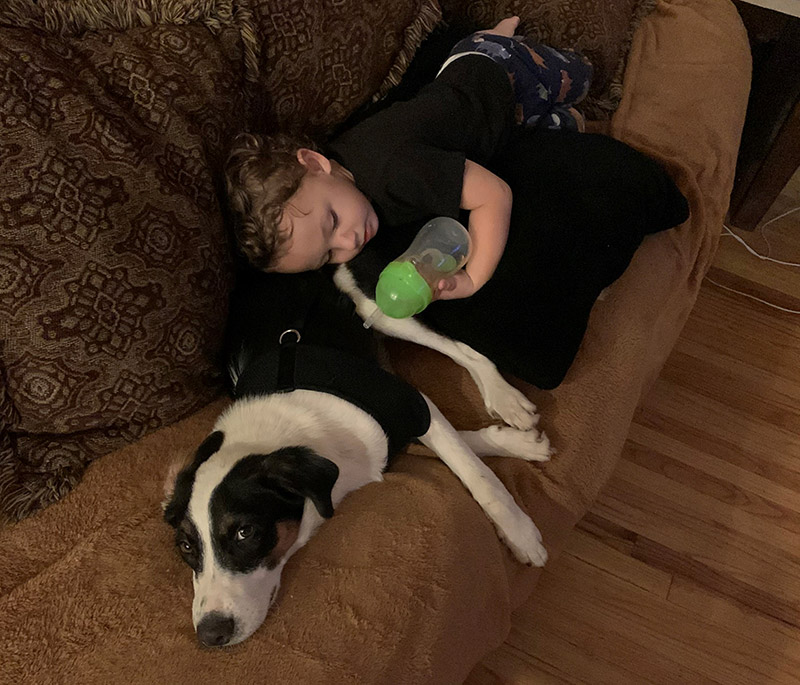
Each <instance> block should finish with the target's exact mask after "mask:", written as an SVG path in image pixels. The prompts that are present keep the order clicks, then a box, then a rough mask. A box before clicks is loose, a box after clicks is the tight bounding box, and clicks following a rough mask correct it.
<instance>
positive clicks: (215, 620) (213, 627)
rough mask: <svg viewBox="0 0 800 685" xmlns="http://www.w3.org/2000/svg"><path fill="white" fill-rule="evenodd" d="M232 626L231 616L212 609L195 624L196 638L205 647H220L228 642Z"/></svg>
mask: <svg viewBox="0 0 800 685" xmlns="http://www.w3.org/2000/svg"><path fill="white" fill-rule="evenodd" d="M234 628H235V623H234V620H233V617H231V616H226V615H225V614H221V613H219V612H217V611H212V612H211V613H210V614H206V615H205V616H203V618H202V620H201V621H200V623H198V624H197V639H198V640H200V642H202V643H203V644H204V645H206V646H207V647H222V646H223V645H227V644H228V643H229V642H230V640H231V638H232V637H233V630H234Z"/></svg>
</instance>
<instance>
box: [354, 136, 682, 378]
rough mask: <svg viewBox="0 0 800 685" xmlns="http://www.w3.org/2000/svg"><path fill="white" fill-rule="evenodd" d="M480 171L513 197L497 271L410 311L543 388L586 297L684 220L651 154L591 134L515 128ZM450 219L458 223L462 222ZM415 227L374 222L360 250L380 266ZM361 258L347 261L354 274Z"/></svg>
mask: <svg viewBox="0 0 800 685" xmlns="http://www.w3.org/2000/svg"><path fill="white" fill-rule="evenodd" d="M492 170H493V171H494V172H495V173H497V174H498V175H499V176H500V177H501V178H503V179H505V181H506V182H507V183H508V184H509V185H510V186H511V189H512V191H513V193H514V202H513V210H512V214H511V227H510V231H509V237H508V243H507V246H506V249H505V252H504V255H503V258H502V260H501V261H500V264H499V265H498V268H497V271H496V272H495V275H494V277H493V278H492V279H491V280H490V281H489V283H487V284H486V285H485V286H484V287H483V288H482V289H481V290H479V291H478V292H477V293H476V294H475V295H474V296H472V297H471V298H468V299H464V300H450V301H440V302H434V303H433V304H431V305H430V306H429V307H428V308H427V309H426V310H425V311H424V312H422V313H421V314H420V315H419V318H420V319H422V320H423V321H424V322H425V323H427V324H428V325H429V326H431V327H432V328H434V329H435V330H438V331H440V332H441V333H444V334H446V335H448V336H450V337H452V338H456V339H458V340H461V341H463V342H465V343H467V344H468V345H470V346H471V347H473V348H474V349H476V350H478V351H479V352H481V353H482V354H484V355H486V356H487V357H489V359H491V360H492V361H493V362H494V363H495V364H496V365H497V366H498V368H500V369H501V370H502V371H505V372H508V373H510V374H512V375H514V376H517V377H519V378H521V379H523V380H525V381H527V382H529V383H532V384H534V385H536V386H538V387H540V388H554V387H555V386H557V385H558V384H559V383H561V381H562V380H563V379H564V376H565V375H566V373H567V370H568V369H569V367H570V365H571V364H572V361H573V359H574V358H575V355H576V353H577V351H578V348H579V346H580V343H581V340H582V339H583V335H584V333H585V331H586V324H587V322H588V319H589V313H590V311H591V309H592V306H593V304H594V302H595V300H596V299H597V296H598V295H599V294H600V292H601V291H602V290H603V289H604V288H606V287H607V286H608V285H610V284H611V283H613V282H614V281H615V280H616V279H617V278H619V276H620V275H621V274H622V272H623V271H624V270H625V269H626V267H627V266H628V263H629V262H630V260H631V258H632V257H633V254H634V252H635V251H636V248H637V247H638V246H639V244H640V243H641V241H642V239H643V238H644V236H646V235H647V234H649V233H655V232H657V231H662V230H665V229H668V228H671V227H673V226H676V225H678V224H680V223H682V222H684V221H685V220H686V219H687V218H688V215H689V209H688V204H687V202H686V199H685V198H684V197H683V195H681V193H680V192H679V191H678V189H677V188H676V187H675V184H674V183H673V182H672V180H671V179H670V178H669V176H667V174H666V173H665V172H664V170H663V169H662V168H661V167H660V166H659V165H658V164H657V163H656V162H655V161H653V160H652V159H650V158H649V157H647V156H645V155H643V154H641V153H640V152H638V151H636V150H634V149H633V148H631V147H629V146H628V145H625V144H624V143H621V142H619V141H617V140H615V139H613V138H609V137H607V136H602V135H593V134H585V133H584V134H581V133H571V132H565V131H548V130H540V129H523V128H520V129H518V130H517V131H516V132H515V133H514V137H513V139H512V140H511V142H510V144H509V145H508V147H507V148H506V149H505V150H504V151H503V153H502V154H501V155H500V156H499V158H497V159H496V160H495V163H494V164H493V165H492ZM462 220H463V221H464V225H467V223H466V222H467V221H468V217H467V216H463V217H462ZM419 228H420V225H419V224H417V225H408V226H403V227H384V229H383V231H379V232H378V235H377V236H376V238H375V240H373V241H372V242H371V243H370V246H371V248H370V249H372V250H375V251H377V252H378V253H379V256H380V261H381V263H383V264H385V263H387V262H388V261H390V260H391V259H393V258H394V257H395V256H397V255H399V254H400V253H401V252H402V251H403V250H404V249H405V248H406V247H407V246H408V244H409V243H410V241H411V239H413V237H414V235H415V234H416V231H417V230H418V229H419ZM361 261H362V256H361V255H360V256H359V257H357V258H356V259H355V260H354V261H353V262H351V265H352V267H353V269H354V271H356V272H357V273H358V271H359V270H360V262H361ZM363 261H365V262H367V261H369V258H368V256H367V255H364V257H363ZM362 275H363V274H362Z"/></svg>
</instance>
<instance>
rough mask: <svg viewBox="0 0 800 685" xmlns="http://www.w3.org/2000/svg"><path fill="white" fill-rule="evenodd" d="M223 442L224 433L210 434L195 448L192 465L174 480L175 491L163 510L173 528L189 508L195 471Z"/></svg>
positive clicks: (165, 518)
mask: <svg viewBox="0 0 800 685" xmlns="http://www.w3.org/2000/svg"><path fill="white" fill-rule="evenodd" d="M224 440H225V433H223V432H222V431H214V432H213V433H211V434H210V435H209V436H208V437H207V438H206V439H205V440H203V442H202V443H201V444H200V447H198V448H197V451H196V452H195V454H194V459H193V460H192V463H191V464H189V465H188V466H186V467H185V468H184V469H182V470H181V472H180V473H179V474H178V477H177V478H176V479H175V489H174V490H173V491H172V497H171V498H170V501H169V504H167V506H166V507H165V508H164V520H165V521H166V522H167V523H168V524H169V525H171V526H172V527H173V528H177V526H178V524H179V523H180V522H181V521H182V520H183V518H184V517H185V516H186V509H187V508H188V507H189V499H190V498H191V496H192V485H193V484H194V477H195V475H196V474H197V469H199V468H200V466H201V465H202V464H203V463H204V462H205V461H207V460H208V459H209V457H211V455H212V454H214V453H215V452H218V451H219V448H220V447H222V443H223V442H224Z"/></svg>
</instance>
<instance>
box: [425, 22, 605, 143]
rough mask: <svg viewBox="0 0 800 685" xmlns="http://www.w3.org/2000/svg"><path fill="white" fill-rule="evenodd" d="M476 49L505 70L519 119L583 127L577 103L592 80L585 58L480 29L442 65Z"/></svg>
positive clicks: (535, 123)
mask: <svg viewBox="0 0 800 685" xmlns="http://www.w3.org/2000/svg"><path fill="white" fill-rule="evenodd" d="M474 53H479V54H481V55H486V56H487V57H490V58H491V59H493V60H494V61H495V62H497V63H498V64H499V65H500V66H502V67H503V68H504V69H505V70H506V73H507V74H508V76H509V79H510V80H511V85H512V86H513V88H514V97H515V99H516V102H517V108H516V110H517V111H516V120H517V123H519V124H526V125H528V126H541V127H544V128H550V129H568V130H583V117H582V116H581V115H580V114H579V113H578V111H577V110H576V109H574V107H573V105H575V104H577V103H579V102H580V101H581V100H583V98H584V97H586V93H587V92H588V91H589V83H590V82H591V80H592V64H591V62H589V60H587V59H586V58H585V57H583V56H582V55H580V54H579V53H577V52H573V51H571V50H556V49H555V48H551V47H549V46H547V45H542V44H540V43H535V42H533V41H532V40H531V39H529V38H526V37H525V36H514V37H513V38H509V37H507V36H499V35H497V34H493V33H487V32H485V31H479V32H478V33H474V34H472V35H471V36H469V37H468V38H464V39H463V40H461V41H459V42H458V43H457V44H456V46H455V47H454V48H453V49H452V50H451V52H450V57H449V58H448V60H447V61H446V62H445V63H444V66H443V67H442V69H444V68H445V67H446V66H447V65H448V64H449V63H450V62H451V61H452V60H453V59H457V58H458V57H460V56H461V55H466V54H474ZM440 73H441V70H440Z"/></svg>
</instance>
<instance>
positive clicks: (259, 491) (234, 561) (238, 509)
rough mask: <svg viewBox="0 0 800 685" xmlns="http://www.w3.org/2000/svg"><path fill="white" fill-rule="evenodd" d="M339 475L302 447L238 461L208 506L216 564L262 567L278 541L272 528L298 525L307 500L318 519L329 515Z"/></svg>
mask: <svg viewBox="0 0 800 685" xmlns="http://www.w3.org/2000/svg"><path fill="white" fill-rule="evenodd" d="M338 476H339V468H338V467H337V466H336V464H334V463H333V462H332V461H330V460H329V459H325V458H324V457H321V456H319V455H318V454H317V453H316V452H314V451H313V450H311V449H309V448H307V447H284V448H281V449H279V450H276V451H274V452H271V453H269V454H251V455H249V456H247V457H245V458H244V459H242V460H240V461H239V462H237V463H236V465H235V466H234V467H233V468H232V469H231V470H230V471H229V472H228V473H227V474H226V475H225V477H224V478H223V479H222V481H221V482H220V484H219V485H218V486H217V487H216V488H214V492H213V493H212V494H211V502H210V504H209V508H210V514H211V539H212V544H213V546H214V551H215V553H216V558H217V559H218V561H219V563H220V565H221V566H222V567H223V568H227V569H229V570H231V571H235V572H238V573H246V572H248V571H252V570H253V569H254V568H257V567H258V566H261V565H262V564H264V561H265V560H266V559H267V558H268V557H269V554H270V552H271V551H272V550H273V548H274V547H275V545H276V544H277V541H278V533H277V528H276V524H277V523H278V522H279V521H298V522H299V521H300V520H301V518H302V516H303V505H304V502H305V498H306V497H308V498H309V499H311V501H312V502H313V503H314V506H316V508H317V510H318V511H319V513H320V515H322V516H324V517H325V518H330V517H331V516H333V504H332V502H331V490H332V489H333V486H334V484H335V483H336V479H337V478H338ZM275 563H277V560H273V561H272V562H271V563H267V567H268V568H273V567H274V566H275Z"/></svg>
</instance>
